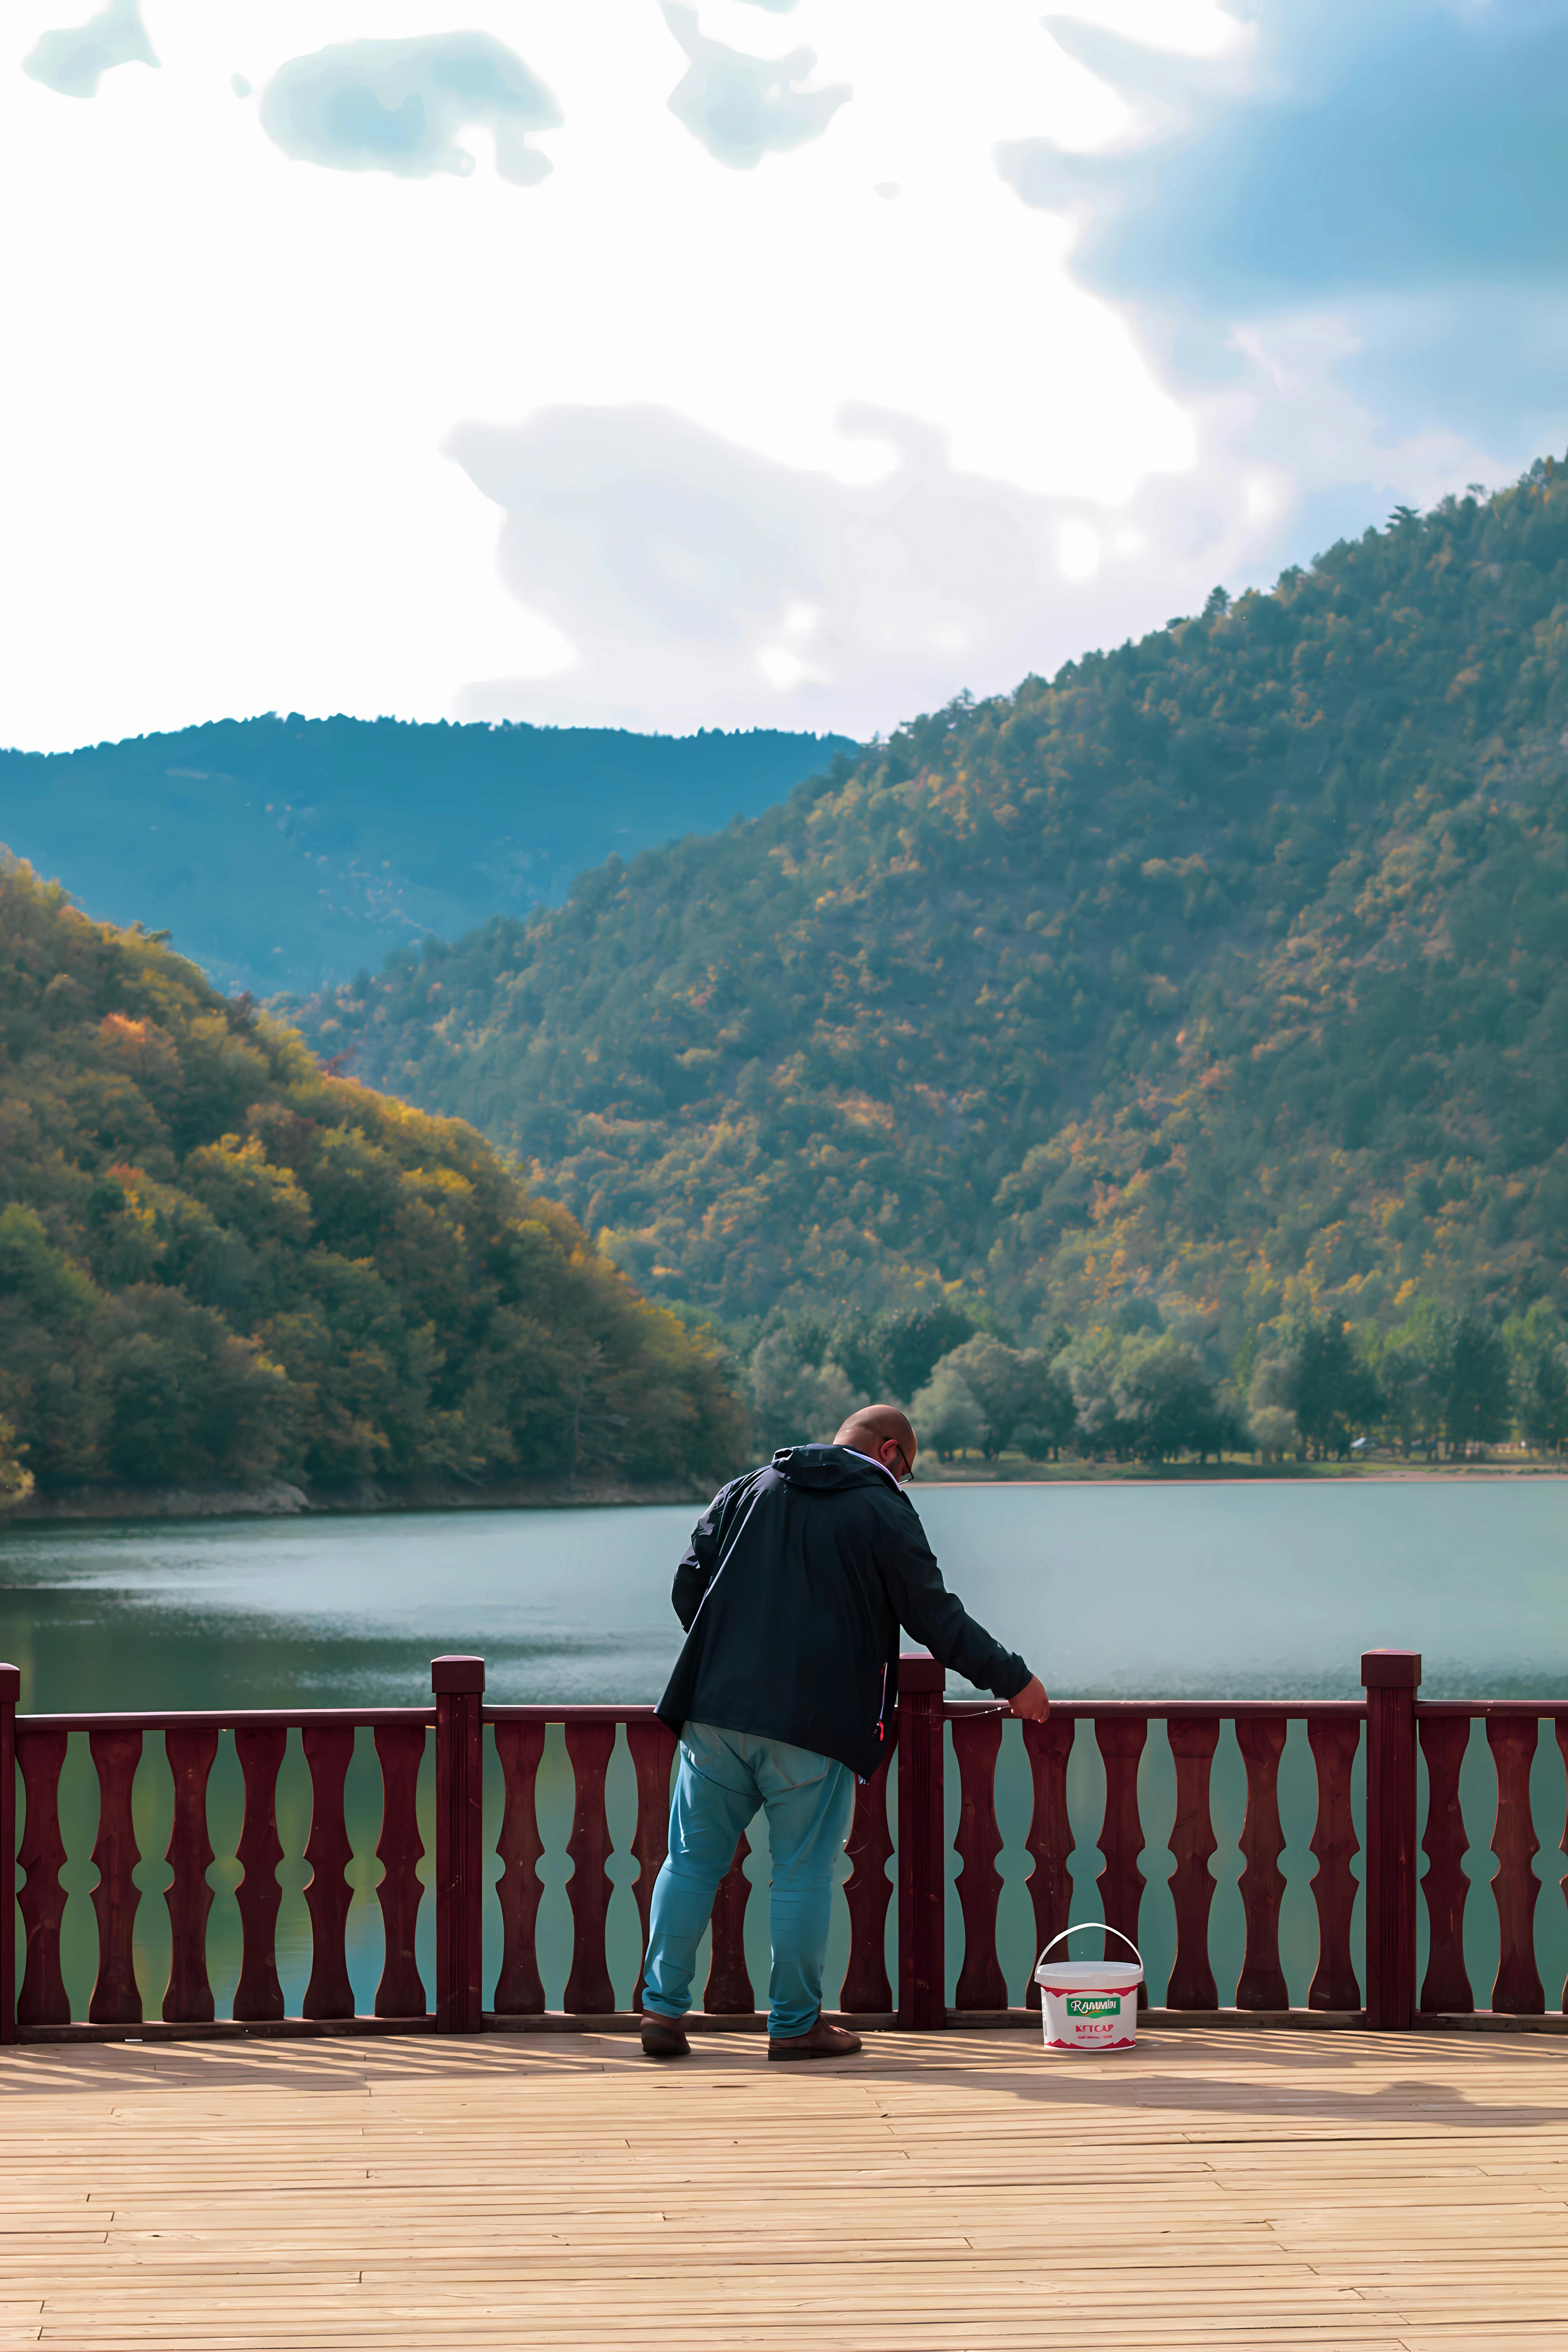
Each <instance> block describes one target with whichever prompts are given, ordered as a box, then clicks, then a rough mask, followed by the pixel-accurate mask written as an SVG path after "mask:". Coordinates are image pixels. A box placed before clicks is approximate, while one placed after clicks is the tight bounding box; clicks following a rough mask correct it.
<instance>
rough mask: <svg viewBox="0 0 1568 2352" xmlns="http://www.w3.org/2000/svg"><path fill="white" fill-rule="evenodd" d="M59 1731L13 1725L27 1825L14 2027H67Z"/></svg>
mask: <svg viewBox="0 0 1568 2352" xmlns="http://www.w3.org/2000/svg"><path fill="white" fill-rule="evenodd" d="M68 1736H69V1735H68V1733H66V1732H64V1731H34V1730H32V1729H31V1728H30V1727H28V1725H27V1724H26V1722H22V1723H19V1724H18V1725H17V1726H16V1761H17V1763H18V1764H19V1765H20V1766H21V1768H22V1787H23V1790H24V1793H25V1795H26V1805H27V1825H26V1829H25V1830H24V1831H23V1832H22V1851H21V1853H19V1854H18V1855H17V1857H16V1859H17V1861H18V1862H19V1863H20V1864H21V1866H22V1868H23V1870H24V1871H25V1872H26V1878H25V1879H24V1881H23V1884H22V1892H21V1895H19V1897H18V1898H17V1899H18V1901H19V1903H20V1905H21V1911H22V1927H23V1931H24V1933H25V1934H26V1939H27V1952H26V1961H25V1963H24V1966H23V1971H22V1990H21V1993H20V1995H19V1997H18V1999H17V2003H16V2021H17V2023H18V2024H19V2025H68V2024H69V2023H70V2013H71V2011H70V2002H69V2000H68V1999H67V1997H66V1987H65V1979H64V1978H63V1977H62V1976H61V1974H60V1921H61V1919H62V1917H63V1916H64V1915H65V1907H66V1890H65V1888H64V1887H63V1886H62V1885H61V1884H60V1870H61V1867H62V1865H63V1864H64V1862H65V1858H66V1848H65V1840H64V1839H63V1838H62V1837H61V1835H60V1768H61V1766H62V1765H63V1764H64V1762H65V1760H66V1741H67V1738H68Z"/></svg>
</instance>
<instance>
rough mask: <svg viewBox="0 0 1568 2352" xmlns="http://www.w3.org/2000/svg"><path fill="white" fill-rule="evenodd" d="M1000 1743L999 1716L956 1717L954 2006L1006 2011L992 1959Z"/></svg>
mask: <svg viewBox="0 0 1568 2352" xmlns="http://www.w3.org/2000/svg"><path fill="white" fill-rule="evenodd" d="M1001 1745H1002V1718H1001V1717H1000V1716H999V1715H980V1716H974V1715H968V1716H956V1717H954V1718H953V1722H952V1750H953V1754H954V1755H955V1757H956V1758H957V1759H958V1771H959V1787H960V1790H961V1798H960V1806H959V1816H958V1835H957V1838H956V1839H955V1841H954V1843H955V1845H956V1848H957V1852H958V1856H959V1861H960V1863H961V1864H962V1867H961V1869H960V1871H959V1874H958V1899H959V1903H960V1905H961V1906H962V1908H963V1969H962V1970H961V1972H960V1975H959V1979H958V1988H957V1991H956V1993H955V1995H954V2006H955V2007H956V2008H958V2009H1005V2008H1006V2006H1007V1980H1006V1979H1005V1977H1004V1975H1003V1974H1002V1964H1001V1962H1000V1960H998V1958H997V1957H996V1906H997V1904H998V1903H999V1902H1000V1900H1001V1896H1002V1876H1001V1873H1000V1872H999V1871H998V1870H997V1867H996V1857H997V1855H998V1854H999V1853H1001V1851H1002V1839H1001V1835H1000V1832H998V1830H997V1827H996V1796H995V1791H996V1756H997V1751H998V1750H999V1748H1001Z"/></svg>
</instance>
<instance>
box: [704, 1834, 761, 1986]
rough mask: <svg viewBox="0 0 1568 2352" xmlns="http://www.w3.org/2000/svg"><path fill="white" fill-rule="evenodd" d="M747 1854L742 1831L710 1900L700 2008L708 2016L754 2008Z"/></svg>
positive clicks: (747, 1850) (749, 1885)
mask: <svg viewBox="0 0 1568 2352" xmlns="http://www.w3.org/2000/svg"><path fill="white" fill-rule="evenodd" d="M749 1851H750V1849H749V1847H748V1846H747V1843H746V1832H745V1831H744V1830H742V1832H741V1834H740V1837H739V1838H738V1840H737V1841H736V1844H735V1855H734V1860H733V1861H732V1862H731V1864H730V1867H729V1869H728V1870H727V1871H726V1872H725V1874H724V1875H723V1877H722V1878H721V1880H720V1882H719V1892H718V1894H717V1895H715V1896H714V1898H713V1945H712V1953H711V1957H710V1960H709V1963H708V1984H707V1989H706V1990H705V1991H704V1993H703V1995H702V2006H703V2008H704V2009H705V2010H706V2011H708V2013H709V2015H710V2017H750V2016H751V2015H752V2011H754V2010H755V2008H756V2005H757V2004H756V1996H755V1994H754V1993H753V1992H752V1975H751V1970H750V1969H748V1968H747V1966H746V1905H747V1903H748V1902H749V1900H750V1899H751V1893H752V1888H751V1882H750V1881H749V1879H748V1878H747V1876H746V1867H745V1865H746V1855H747V1853H748V1852H749Z"/></svg>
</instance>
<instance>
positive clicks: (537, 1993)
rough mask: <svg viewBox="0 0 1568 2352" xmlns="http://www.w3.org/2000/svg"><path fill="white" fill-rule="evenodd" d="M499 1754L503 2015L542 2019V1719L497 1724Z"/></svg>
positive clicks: (498, 1995)
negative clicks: (537, 1924)
mask: <svg viewBox="0 0 1568 2352" xmlns="http://www.w3.org/2000/svg"><path fill="white" fill-rule="evenodd" d="M495 1730H496V1754H497V1755H498V1756H499V1757H500V1769H501V1779H502V1781H503V1783H504V1786H505V1789H506V1803H505V1806H504V1808H503V1810H502V1812H501V1824H500V1843H499V1845H498V1848H497V1851H498V1852H499V1853H500V1859H501V1874H500V1880H499V1881H498V1883H497V1886H496V1895H497V1897H498V1899H499V1901H500V1921H501V1957H500V1976H499V1977H498V1978H497V1979H496V1991H495V2014H496V2015H497V2016H498V2017H542V2015H543V2013H544V1986H543V1983H542V1979H541V1978H540V1974H539V1956H538V1952H537V1949H536V1948H535V1943H534V1921H535V1919H536V1918H537V1916H538V1914H539V1898H540V1895H542V1892H543V1889H542V1886H541V1885H540V1881H539V1858H540V1856H541V1854H542V1853H543V1852H544V1840H543V1839H542V1837H541V1836H540V1834H539V1808H538V1804H537V1801H536V1783H537V1780H538V1775H539V1759H540V1758H541V1756H542V1754H543V1753H544V1726H543V1724H542V1723H498V1724H497V1725H496V1727H495Z"/></svg>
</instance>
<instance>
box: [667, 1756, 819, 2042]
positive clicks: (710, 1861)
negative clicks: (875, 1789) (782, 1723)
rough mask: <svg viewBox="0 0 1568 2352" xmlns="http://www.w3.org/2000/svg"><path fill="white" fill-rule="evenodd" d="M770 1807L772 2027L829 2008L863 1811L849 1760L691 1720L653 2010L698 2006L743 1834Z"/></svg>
mask: <svg viewBox="0 0 1568 2352" xmlns="http://www.w3.org/2000/svg"><path fill="white" fill-rule="evenodd" d="M764 1807H765V1809H766V1811H767V1816H768V1843H769V1846H770V1847H771V1849H772V1853H773V1895H772V1901H771V1903H770V1905H769V1912H768V1924H769V1928H770V1932H771V1935H772V1939H773V1973H772V1975H771V1977H770V1979H769V1985H768V1990H769V2004H768V2032H769V2033H770V2034H774V2035H778V2034H791V2033H808V2032H810V2031H811V2028H812V2027H813V2026H814V2025H815V2024H816V2018H817V2012H818V2011H819V2010H820V2009H821V2007H822V1960H823V1955H824V1953H825V1952H826V1949H827V1920H828V1912H829V1909H830V1906H831V1905H832V1901H833V1872H834V1865H835V1864H836V1863H837V1860H838V1857H839V1855H840V1854H841V1853H843V1851H844V1841H845V1839H846V1838H847V1836H848V1834H849V1825H850V1822H852V1820H853V1819H854V1814H855V1775H854V1773H853V1772H852V1771H851V1770H850V1769H849V1767H848V1765H847V1764H836V1763H834V1762H833V1760H832V1759H831V1758H829V1757H826V1756H817V1755H816V1754H814V1753H813V1751H812V1750H811V1749H810V1748H792V1747H791V1746H790V1744H789V1742H788V1741H787V1740H784V1739H763V1738H760V1737H759V1736H758V1735H757V1734H756V1733H754V1732H750V1731H721V1730H720V1729H718V1728H717V1727H716V1726H714V1725H713V1724H710V1723H689V1724H687V1725H686V1727H685V1728H684V1730H683V1731H682V1733H681V1735H680V1769H679V1772H678V1773H677V1774H676V1779H675V1795H674V1797H673V1799H672V1800H671V1801H670V1808H669V1855H668V1860H667V1861H666V1863H665V1865H664V1868H663V1869H662V1870H661V1871H660V1872H659V1874H658V1878H657V1879H656V1880H655V1881H654V1889H653V1904H652V1908H651V1913H650V1916H649V1920H648V1939H647V1961H646V1963H645V1966H644V1971H643V2007H644V2008H645V2009H646V2010H650V2011H653V2012H654V2014H655V2015H657V2016H659V2017H682V2016H684V2015H685V2013H686V2011H688V2010H689V2008H690V2006H691V1972H692V1969H694V1968H695V1967H696V1965H697V1947H698V1945H699V1944H700V1942H701V1940H702V1931H703V1929H704V1928H705V1927H707V1925H708V1921H709V1917H710V1914H711V1912H712V1909H713V1897H714V1895H716V1894H717V1893H718V1891H719V1881H720V1880H721V1878H722V1877H723V1875H724V1873H725V1872H726V1871H727V1870H728V1869H729V1867H730V1864H731V1862H732V1861H733V1859H734V1854H735V1845H736V1841H737V1840H738V1839H739V1837H740V1835H741V1832H742V1830H744V1829H745V1828H746V1827H747V1826H748V1824H749V1823H750V1822H752V1820H753V1818H754V1817H755V1815H756V1814H757V1812H758V1811H760V1810H762V1809H763V1808H764Z"/></svg>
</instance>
